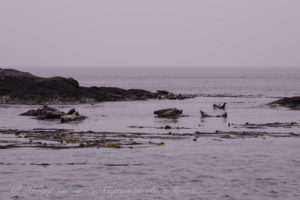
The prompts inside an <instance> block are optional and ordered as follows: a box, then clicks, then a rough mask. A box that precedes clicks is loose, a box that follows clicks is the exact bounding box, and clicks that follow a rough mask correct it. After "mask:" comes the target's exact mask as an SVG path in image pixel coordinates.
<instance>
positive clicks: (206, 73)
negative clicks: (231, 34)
mask: <svg viewBox="0 0 300 200" xmlns="http://www.w3.org/2000/svg"><path fill="white" fill-rule="evenodd" d="M20 69H21V70H23V71H28V72H31V73H33V74H35V75H40V76H45V77H49V76H65V77H73V78H75V79H77V80H78V81H79V83H80V85H84V86H93V85H94V86H107V87H121V88H125V89H130V88H140V89H147V90H150V91H156V90H162V89H163V90H168V91H171V92H176V93H190V94H210V95H215V94H221V95H255V96H258V95H261V96H272V97H274V96H275V97H282V96H296V95H300V68H298V69H297V68H295V69H288V68H281V69H252V68H225V69H224V68H206V69H205V68H200V69H197V68H191V67H185V68H183V67H182V68H132V67H131V68H130V67H119V68H117V67H113V68H92V67H82V68H68V67H65V68H34V67H26V68H20Z"/></svg>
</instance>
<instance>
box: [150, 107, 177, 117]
mask: <svg viewBox="0 0 300 200" xmlns="http://www.w3.org/2000/svg"><path fill="white" fill-rule="evenodd" d="M154 114H155V115H157V116H159V117H166V118H168V117H179V116H180V115H181V114H182V110H179V109H177V108H166V109H161V110H156V111H154Z"/></svg>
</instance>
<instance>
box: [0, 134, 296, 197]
mask: <svg viewBox="0 0 300 200" xmlns="http://www.w3.org/2000/svg"><path fill="white" fill-rule="evenodd" d="M298 147H299V140H298V139H297V140H295V139H293V138H270V137H267V138H266V139H261V138H260V139H258V138H255V139H234V140H223V141H215V140H212V139H208V138H202V139H201V140H198V141H197V142H193V141H191V140H184V141H169V142H167V144H166V145H165V146H162V147H153V148H146V149H138V148H137V149H121V150H120V149H78V150H59V151H57V150H45V149H9V150H1V162H6V163H10V165H7V166H6V165H2V166H0V174H1V179H0V184H1V187H0V188H1V189H0V191H1V198H3V199H23V198H25V199H117V198H118V199H119V198H122V199H298V198H299V193H298V188H299V187H300V182H299V179H300V154H299V148H298ZM29 162H36V163H38V162H47V163H57V164H56V165H50V166H47V167H43V166H33V165H29V164H27V165H26V163H29ZM67 163H79V164H74V165H68V164H67ZM80 163H81V164H80ZM82 163H86V164H82ZM24 164H25V165H24ZM113 164H114V165H115V166H114V165H113ZM117 164H119V165H120V164H128V165H129V166H118V165H117Z"/></svg>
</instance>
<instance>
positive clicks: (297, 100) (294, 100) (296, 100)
mask: <svg viewBox="0 0 300 200" xmlns="http://www.w3.org/2000/svg"><path fill="white" fill-rule="evenodd" d="M269 105H280V106H284V107H287V108H290V109H294V110H300V96H295V97H285V98H282V99H279V100H277V101H273V102H271V103H269Z"/></svg>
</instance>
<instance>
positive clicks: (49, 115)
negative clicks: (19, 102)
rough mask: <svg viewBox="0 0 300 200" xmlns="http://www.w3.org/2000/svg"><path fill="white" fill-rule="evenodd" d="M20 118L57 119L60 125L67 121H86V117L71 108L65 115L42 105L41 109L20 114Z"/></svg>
mask: <svg viewBox="0 0 300 200" xmlns="http://www.w3.org/2000/svg"><path fill="white" fill-rule="evenodd" d="M20 115H21V116H33V117H36V119H39V120H45V119H59V120H60V121H61V123H65V122H69V121H82V120H84V119H86V118H87V117H86V116H82V115H79V112H77V111H76V110H75V108H72V109H71V110H69V111H68V112H67V113H65V112H63V111H59V110H57V109H55V108H51V107H49V106H47V105H44V106H43V107H42V108H39V109H36V110H34V109H33V110H28V111H27V112H25V113H22V114H20Z"/></svg>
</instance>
